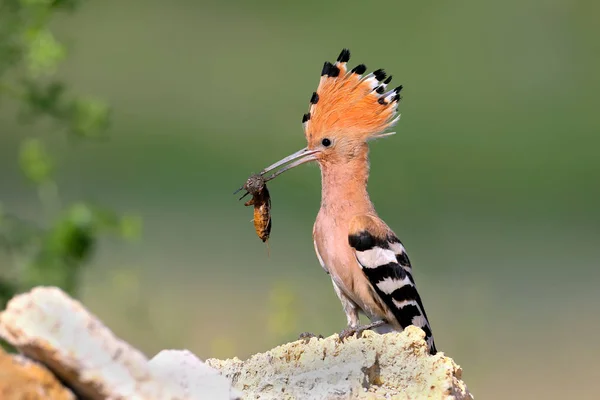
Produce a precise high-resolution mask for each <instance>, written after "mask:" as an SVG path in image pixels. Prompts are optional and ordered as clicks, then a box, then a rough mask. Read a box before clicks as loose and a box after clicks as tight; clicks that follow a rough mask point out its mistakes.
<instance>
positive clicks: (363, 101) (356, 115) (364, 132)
mask: <svg viewBox="0 0 600 400" xmlns="http://www.w3.org/2000/svg"><path fill="white" fill-rule="evenodd" d="M349 59H350V51H349V50H348V49H344V50H342V52H341V53H340V55H339V57H338V59H337V61H336V63H335V64H331V63H330V62H325V65H324V66H323V71H322V73H321V80H320V81H319V87H318V88H317V91H316V92H314V93H313V95H312V97H311V101H310V102H311V105H310V110H309V113H308V114H304V117H303V118H302V122H303V124H304V132H305V135H306V138H307V140H309V141H310V139H311V138H312V136H313V135H321V134H330V133H339V134H341V135H344V136H354V137H356V138H357V139H369V138H370V137H374V136H377V135H378V134H379V133H382V132H383V131H385V130H386V129H388V128H390V127H392V126H393V125H394V124H395V123H396V122H397V121H398V119H400V115H397V111H398V102H399V101H400V99H401V97H400V91H401V90H402V85H400V86H398V87H396V88H395V89H393V90H391V91H388V92H385V89H386V87H387V85H388V84H389V83H390V81H391V80H392V76H391V75H390V76H389V77H387V74H386V73H385V71H384V70H382V69H378V70H376V71H374V72H372V73H370V74H368V75H365V76H362V75H361V74H364V73H365V71H366V66H365V65H364V64H360V65H358V66H356V67H354V68H353V69H352V70H351V71H348V70H347V65H346V64H347V62H348V60H349ZM386 77H387V79H386Z"/></svg>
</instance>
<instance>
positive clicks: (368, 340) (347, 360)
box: [206, 326, 473, 400]
mask: <svg viewBox="0 0 600 400" xmlns="http://www.w3.org/2000/svg"><path fill="white" fill-rule="evenodd" d="M424 337H425V334H424V332H423V331H422V330H421V329H419V328H416V327H413V326H410V327H409V328H408V329H406V330H405V331H404V332H402V333H388V334H385V335H379V334H376V333H374V332H370V331H367V332H364V333H363V337H362V338H361V339H356V338H355V337H352V338H349V339H348V340H346V341H345V342H344V343H339V342H338V336H337V335H333V336H330V337H328V338H325V339H317V338H312V339H310V341H308V342H305V341H296V342H293V343H288V344H285V345H282V346H279V347H276V348H274V349H272V350H269V351H267V352H266V353H261V354H256V355H254V356H252V357H250V358H249V359H248V360H246V361H241V360H239V359H238V358H234V359H230V360H225V361H222V360H217V359H209V360H206V363H207V364H208V365H210V366H212V367H214V368H216V369H217V370H219V371H221V372H222V373H223V374H224V375H225V376H227V377H228V378H229V379H230V380H231V381H232V384H233V386H234V387H235V388H236V389H239V390H241V391H242V392H243V393H244V398H245V399H255V398H257V399H258V398H259V399H315V400H320V399H323V400H325V399H327V400H332V399H336V400H337V399H373V400H375V399H398V400H400V399H444V400H462V399H472V398H473V397H472V395H471V394H470V393H469V391H468V390H467V387H466V385H465V384H464V382H463V381H462V380H461V375H462V370H461V368H460V367H459V366H458V365H456V364H455V363H454V361H453V360H452V359H451V358H448V357H446V356H444V354H443V353H438V354H436V355H435V356H431V355H429V354H428V353H427V345H426V343H425V341H424Z"/></svg>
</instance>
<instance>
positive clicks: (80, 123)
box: [71, 99, 110, 137]
mask: <svg viewBox="0 0 600 400" xmlns="http://www.w3.org/2000/svg"><path fill="white" fill-rule="evenodd" d="M109 111H110V110H109V107H108V106H107V105H106V103H104V102H103V101H100V100H97V99H77V100H75V101H73V103H72V105H71V118H72V120H71V130H72V132H73V133H74V134H76V135H79V136H86V137H97V136H100V134H101V133H102V131H104V129H106V127H107V126H108V117H109Z"/></svg>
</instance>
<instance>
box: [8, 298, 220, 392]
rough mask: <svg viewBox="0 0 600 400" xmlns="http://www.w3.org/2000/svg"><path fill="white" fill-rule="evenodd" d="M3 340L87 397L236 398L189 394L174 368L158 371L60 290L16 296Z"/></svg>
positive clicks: (199, 389) (159, 368) (197, 390)
mask: <svg viewBox="0 0 600 400" xmlns="http://www.w3.org/2000/svg"><path fill="white" fill-rule="evenodd" d="M0 337H2V338H3V339H5V340H6V341H7V342H9V343H10V344H12V345H13V346H14V347H16V348H17V349H18V350H19V351H20V352H21V353H23V354H24V355H25V356H27V357H28V358H30V359H33V360H36V361H39V362H41V363H42V364H44V365H45V366H47V367H48V368H49V369H50V370H51V371H52V372H54V373H55V374H56V375H57V376H58V377H60V379H61V380H62V381H63V382H65V384H66V385H67V386H69V387H70V388H72V389H73V391H74V392H75V393H76V394H77V395H80V396H81V397H83V398H86V399H111V400H116V399H127V400H137V399H144V400H153V399H157V400H158V399H160V400H167V399H172V400H175V399H181V400H183V399H190V400H191V399H194V400H195V399H205V398H211V399H215V400H221V399H222V400H230V398H231V397H230V396H223V397H212V396H211V394H212V393H213V392H210V391H209V392H203V391H202V390H201V389H202V388H195V389H196V391H190V390H189V388H186V387H185V386H184V385H183V383H185V382H184V380H182V379H178V380H177V381H171V380H169V378H170V377H172V376H173V375H174V374H172V373H170V372H169V370H168V368H169V364H164V363H163V364H161V363H160V362H158V363H155V364H158V370H157V371H155V370H153V368H152V367H151V365H150V364H149V362H148V359H147V358H146V357H145V356H144V355H143V354H142V353H141V352H140V351H138V350H136V349H135V348H133V347H131V346H130V345H129V344H127V343H125V342H124V341H122V340H120V339H119V338H117V337H116V336H115V335H114V334H113V333H112V332H111V331H110V330H109V329H108V328H107V327H105V326H104V325H103V324H102V322H100V321H99V320H98V319H97V318H96V317H95V316H93V315H92V314H90V313H89V312H88V311H87V310H86V309H85V308H84V307H83V306H82V305H81V304H80V303H79V302H77V301H75V300H73V299H71V298H70V297H69V296H67V295H66V294H65V293H64V292H62V291H61V290H60V289H58V288H52V287H49V288H46V287H38V288H35V289H33V290H31V291H30V292H29V293H25V294H21V295H18V296H16V297H14V298H13V299H12V300H11V301H10V302H9V303H8V306H7V308H6V310H4V311H3V312H2V313H0ZM197 362H200V363H201V361H200V360H197ZM207 396H208V397H207ZM48 398H52V397H48Z"/></svg>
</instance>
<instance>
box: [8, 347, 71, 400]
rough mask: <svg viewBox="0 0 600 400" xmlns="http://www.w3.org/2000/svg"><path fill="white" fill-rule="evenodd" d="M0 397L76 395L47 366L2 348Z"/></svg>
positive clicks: (66, 399) (67, 399)
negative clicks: (8, 352) (9, 352)
mask: <svg viewBox="0 0 600 400" xmlns="http://www.w3.org/2000/svg"><path fill="white" fill-rule="evenodd" d="M0 399H2V400H23V399H29V400H47V399H54V400H75V396H74V395H73V393H71V391H70V390H69V389H67V388H65V387H64V386H63V385H62V384H61V383H60V382H59V381H58V379H56V377H55V376H54V375H52V373H51V372H50V371H48V370H47V369H46V368H45V367H43V366H41V365H39V364H38V363H36V362H33V361H31V360H28V359H27V358H25V357H23V356H20V355H11V354H6V353H5V352H4V351H3V350H2V348H0Z"/></svg>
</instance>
